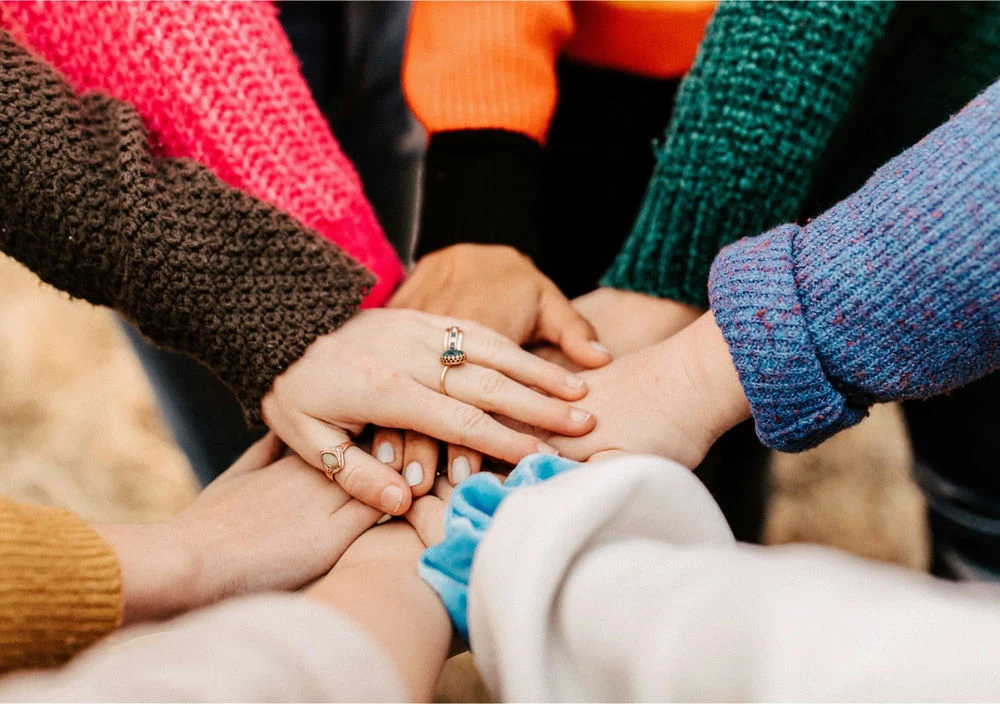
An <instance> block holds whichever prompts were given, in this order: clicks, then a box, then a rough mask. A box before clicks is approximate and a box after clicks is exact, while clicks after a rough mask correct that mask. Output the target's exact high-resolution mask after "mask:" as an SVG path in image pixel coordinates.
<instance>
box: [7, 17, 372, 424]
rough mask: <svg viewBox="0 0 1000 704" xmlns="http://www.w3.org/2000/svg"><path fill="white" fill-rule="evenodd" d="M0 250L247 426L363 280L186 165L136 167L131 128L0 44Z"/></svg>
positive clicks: (299, 230)
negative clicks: (222, 400) (223, 395)
mask: <svg viewBox="0 0 1000 704" xmlns="http://www.w3.org/2000/svg"><path fill="white" fill-rule="evenodd" d="M0 250H2V251H3V252H6V253H7V254H9V255H11V256H13V257H14V258H15V259H18V260H20V261H21V262H22V263H24V264H25V265H26V266H28V267H29V268H30V269H32V270H33V271H34V272H35V273H36V274H38V275H39V276H40V277H41V278H42V279H44V280H45V281H47V282H49V283H51V284H52V285H54V286H56V287H57V288H60V289H62V290H64V291H66V292H67V293H69V294H70V295H72V296H76V297H78V298H83V299H86V300H88V301H90V302H91V303H96V304H99V305H105V306H108V307H110V308H114V309H115V310H117V311H119V312H120V313H122V314H123V315H124V316H125V317H127V318H128V319H129V320H131V321H132V322H134V323H135V324H136V325H137V326H138V328H139V329H140V330H141V331H142V332H143V333H144V334H145V335H146V336H147V337H149V338H150V339H151V340H152V341H153V342H154V343H155V344H157V345H159V346H161V347H167V348H170V349H174V350H178V351H180V352H184V353H187V354H189V355H191V356H192V357H195V358H196V359H198V360H199V361H201V362H202V363H204V364H205V365H206V366H208V367H209V368H211V369H212V370H213V371H214V372H215V373H216V374H218V376H219V377H220V378H221V379H222V380H223V381H225V382H226V383H227V384H229V386H230V387H232V389H233V390H234V391H235V392H236V394H237V396H238V397H239V399H240V400H241V402H242V403H243V406H244V409H245V410H246V413H247V415H248V417H249V418H250V419H251V420H255V421H256V420H259V418H260V400H261V397H262V396H264V395H265V394H266V393H267V391H268V390H269V389H270V387H271V384H272V382H273V380H274V378H275V377H276V376H277V375H279V374H281V373H282V372H283V371H284V370H285V369H286V368H287V367H288V366H289V365H290V364H291V363H292V362H294V361H295V360H297V359H298V358H299V357H300V356H301V355H302V353H303V352H304V351H305V349H306V347H307V346H308V345H309V344H310V343H311V342H312V341H313V340H315V339H316V338H317V337H319V336H321V335H323V334H325V333H328V332H330V331H332V330H334V329H336V328H337V327H338V326H339V325H341V324H342V323H343V322H345V321H346V320H347V318H349V317H350V316H351V315H352V314H353V313H354V312H355V311H356V309H357V308H358V307H359V305H360V303H361V299H362V298H363V297H364V295H365V293H367V291H368V290H369V289H370V288H371V286H372V284H373V283H374V277H373V276H372V275H371V274H370V273H369V272H368V271H367V270H365V269H364V268H362V267H361V266H360V265H359V264H357V263H356V262H354V261H353V260H352V259H350V258H348V257H347V256H346V255H345V254H343V253H342V252H340V251H339V250H338V249H336V248H335V247H334V246H332V245H330V244H329V243H327V242H325V241H323V240H322V239H320V238H319V237H318V236H316V235H314V234H313V233H312V232H311V231H309V230H307V229H305V228H303V227H302V226H301V225H299V224H298V223H297V222H296V221H295V220H293V219H292V218H291V217H289V216H287V215H285V214H284V213H282V212H279V211H278V210H276V209H275V208H273V207H271V206H269V205H265V204H263V203H261V202H258V201H256V200H254V199H253V198H251V197H249V196H247V195H245V194H243V193H241V192H240V191H237V190H235V189H233V188H230V187H229V186H227V185H225V184H224V183H222V182H221V181H220V180H218V179H217V178H216V177H215V176H214V175H213V174H212V173H210V172H209V171H208V170H207V169H205V168H204V167H202V166H200V165H199V164H196V163H193V162H190V161H186V160H177V159H159V158H156V157H154V156H153V155H152V153H151V151H150V148H149V144H148V140H147V135H146V132H145V130H144V129H143V126H142V123H141V122H140V119H139V116H138V115H137V113H136V112H135V111H134V110H133V109H132V108H131V107H129V106H128V105H126V104H124V103H121V102H118V101H115V100H113V99H111V98H108V97H106V96H101V95H95V94H88V95H85V96H83V97H77V96H75V95H74V94H73V92H72V90H71V89H70V88H69V87H68V86H67V85H66V84H65V83H64V82H63V81H62V80H61V79H60V77H59V75H58V74H56V73H55V72H54V71H53V70H52V69H51V68H50V67H49V66H48V65H47V64H45V63H44V62H43V61H42V60H40V59H38V58H37V57H35V56H33V55H31V54H29V53H28V52H27V51H26V50H25V49H23V48H22V47H21V46H19V45H18V44H17V43H16V42H15V41H14V40H13V38H12V37H11V36H10V35H8V34H7V33H5V32H0Z"/></svg>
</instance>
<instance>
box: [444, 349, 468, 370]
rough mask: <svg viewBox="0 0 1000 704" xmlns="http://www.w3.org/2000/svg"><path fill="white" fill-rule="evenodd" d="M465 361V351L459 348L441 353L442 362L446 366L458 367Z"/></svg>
mask: <svg viewBox="0 0 1000 704" xmlns="http://www.w3.org/2000/svg"><path fill="white" fill-rule="evenodd" d="M464 361H465V352H463V351H462V350H457V349H450V350H445V351H444V352H442V353H441V364H443V365H444V366H446V367H456V366H458V365H459V364H461V363H462V362H464Z"/></svg>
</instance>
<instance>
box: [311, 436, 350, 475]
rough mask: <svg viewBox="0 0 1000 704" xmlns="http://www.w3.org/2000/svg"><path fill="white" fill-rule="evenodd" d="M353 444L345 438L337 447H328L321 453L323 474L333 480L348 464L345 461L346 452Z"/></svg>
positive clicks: (320, 459)
mask: <svg viewBox="0 0 1000 704" xmlns="http://www.w3.org/2000/svg"><path fill="white" fill-rule="evenodd" d="M353 446H354V443H353V442H351V441H350V440H345V441H344V442H342V443H340V444H339V445H337V446H336V447H331V448H328V449H326V450H323V451H322V452H320V453H319V461H320V462H322V463H323V474H325V475H326V478H327V479H329V480H330V481H331V482H332V481H333V477H334V475H335V474H337V472H339V471H340V470H342V469H343V468H344V467H346V466H347V463H346V462H345V461H344V453H345V452H347V448H349V447H353Z"/></svg>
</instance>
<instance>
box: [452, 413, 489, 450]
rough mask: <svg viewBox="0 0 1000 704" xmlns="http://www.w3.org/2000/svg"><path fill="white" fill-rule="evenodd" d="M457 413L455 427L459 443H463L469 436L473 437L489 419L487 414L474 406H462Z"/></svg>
mask: <svg viewBox="0 0 1000 704" xmlns="http://www.w3.org/2000/svg"><path fill="white" fill-rule="evenodd" d="M457 415H458V420H457V423H456V428H457V429H458V435H459V443H460V444H463V445H464V444H466V443H467V442H468V440H469V438H471V437H474V436H475V435H476V434H477V433H478V432H479V430H480V429H481V428H482V427H483V425H484V424H485V423H486V421H488V420H489V416H487V415H486V414H485V413H484V412H483V411H481V410H479V409H478V408H476V407H475V406H462V407H461V408H460V409H459V410H458V413H457Z"/></svg>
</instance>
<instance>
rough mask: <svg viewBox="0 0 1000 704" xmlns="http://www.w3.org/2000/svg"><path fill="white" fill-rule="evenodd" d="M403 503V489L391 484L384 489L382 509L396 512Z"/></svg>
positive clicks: (387, 511)
mask: <svg viewBox="0 0 1000 704" xmlns="http://www.w3.org/2000/svg"><path fill="white" fill-rule="evenodd" d="M402 505H403V490H402V489H400V488H399V487H398V486H396V485H395V484H391V485H389V486H387V487H386V488H385V489H383V490H382V510H383V511H385V512H386V513H396V511H398V510H399V507H400V506H402Z"/></svg>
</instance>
